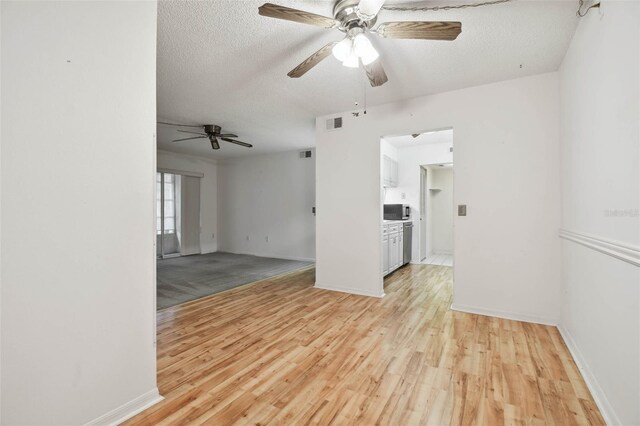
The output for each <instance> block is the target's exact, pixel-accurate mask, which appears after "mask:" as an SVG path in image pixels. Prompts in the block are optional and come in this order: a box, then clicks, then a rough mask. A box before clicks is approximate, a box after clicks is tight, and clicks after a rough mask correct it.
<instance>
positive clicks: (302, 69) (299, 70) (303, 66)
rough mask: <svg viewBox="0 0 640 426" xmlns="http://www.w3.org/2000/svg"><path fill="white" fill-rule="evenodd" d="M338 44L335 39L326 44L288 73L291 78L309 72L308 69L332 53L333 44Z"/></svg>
mask: <svg viewBox="0 0 640 426" xmlns="http://www.w3.org/2000/svg"><path fill="white" fill-rule="evenodd" d="M336 44H338V42H337V41H333V42H331V43H329V44H327V45H326V46H324V47H323V48H321V49H320V50H318V51H317V52H315V53H314V54H313V55H311V56H309V57H308V58H307V59H305V60H304V61H302V62H301V63H300V65H298V66H297V67H295V68H294V69H292V70H291V71H289V74H287V75H288V76H289V77H291V78H298V77H302V76H303V75H305V74H306V73H307V71H309V70H310V69H311V68H313V67H315V66H316V65H318V64H319V63H320V62H321V61H322V60H323V59H325V58H326V57H327V56H329V55H331V49H333V46H335V45H336Z"/></svg>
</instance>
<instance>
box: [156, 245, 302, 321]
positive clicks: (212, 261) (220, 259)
mask: <svg viewBox="0 0 640 426" xmlns="http://www.w3.org/2000/svg"><path fill="white" fill-rule="evenodd" d="M311 265H313V263H312V262H301V261H296V260H283V259H273V258H270V257H257V256H248V255H244V254H232V253H223V252H216V253H208V254H201V255H193V256H184V257H175V258H171V259H162V260H160V259H159V260H158V274H157V279H158V285H157V292H158V293H157V294H158V297H157V307H158V310H160V309H164V308H168V307H170V306H174V305H179V304H181V303H185V302H189V301H191V300H195V299H199V298H201V297H204V296H209V295H211V294H215V293H219V292H221V291H224V290H229V289H230V288H234V287H239V286H241V285H243V284H247V283H251V282H254V281H259V280H262V279H265V278H269V277H273V276H276V275H280V274H283V273H285V272H289V271H294V270H296V269H301V268H304V267H307V266H311Z"/></svg>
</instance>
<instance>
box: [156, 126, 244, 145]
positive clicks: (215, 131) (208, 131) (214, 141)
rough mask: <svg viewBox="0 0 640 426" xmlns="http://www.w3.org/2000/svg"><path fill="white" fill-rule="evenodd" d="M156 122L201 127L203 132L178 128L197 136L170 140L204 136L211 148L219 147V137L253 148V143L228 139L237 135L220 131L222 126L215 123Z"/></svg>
mask: <svg viewBox="0 0 640 426" xmlns="http://www.w3.org/2000/svg"><path fill="white" fill-rule="evenodd" d="M158 123H159V124H166V125H168V126H178V127H199V128H202V131H201V132H204V133H196V132H189V131H187V130H178V132H181V133H190V134H192V135H198V136H192V137H190V138H183V139H176V140H173V141H171V142H182V141H188V140H192V139H204V138H207V139H209V141H210V142H211V148H213V149H220V144H219V143H218V138H220V139H221V140H223V141H225V142H230V143H234V144H236V145H240V146H244V147H247V148H253V145H251V144H249V143H246V142H240V141H237V140H235V139H230V138H237V137H238V135H234V134H233V133H222V127H220V126H216V125H215V124H203V125H195V126H194V125H190V124H174V123H165V122H163V121H158Z"/></svg>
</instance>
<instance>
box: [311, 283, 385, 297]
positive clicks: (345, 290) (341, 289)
mask: <svg viewBox="0 0 640 426" xmlns="http://www.w3.org/2000/svg"><path fill="white" fill-rule="evenodd" d="M314 288H319V289H320V290H329V291H337V292H340V293H349V294H355V295H357V296H367V297H376V298H378V299H382V298H383V297H384V296H385V294H384V291H383V292H382V293H373V292H368V291H362V290H361V289H359V288H353V287H343V286H336V285H327V284H318V283H316V285H314Z"/></svg>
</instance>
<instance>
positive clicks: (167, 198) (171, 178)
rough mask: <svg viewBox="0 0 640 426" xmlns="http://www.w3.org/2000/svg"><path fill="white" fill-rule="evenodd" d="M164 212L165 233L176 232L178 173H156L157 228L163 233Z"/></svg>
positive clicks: (158, 231)
mask: <svg viewBox="0 0 640 426" xmlns="http://www.w3.org/2000/svg"><path fill="white" fill-rule="evenodd" d="M163 188H164V212H163V211H162V189H163ZM163 213H164V233H165V234H174V233H175V232H176V175H174V174H171V173H157V174H156V230H157V233H158V235H159V234H161V233H162V220H163V217H162V216H163Z"/></svg>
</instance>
